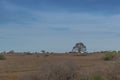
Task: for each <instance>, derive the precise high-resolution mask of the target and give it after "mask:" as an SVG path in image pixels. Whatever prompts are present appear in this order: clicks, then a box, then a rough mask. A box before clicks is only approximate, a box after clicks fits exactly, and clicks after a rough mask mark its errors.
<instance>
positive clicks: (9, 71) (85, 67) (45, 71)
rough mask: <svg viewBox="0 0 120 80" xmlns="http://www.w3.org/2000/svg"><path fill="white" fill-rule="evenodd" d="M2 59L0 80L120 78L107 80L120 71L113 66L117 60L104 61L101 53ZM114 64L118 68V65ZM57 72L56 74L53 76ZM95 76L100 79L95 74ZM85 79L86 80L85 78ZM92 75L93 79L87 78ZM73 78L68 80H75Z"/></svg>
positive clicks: (11, 56) (9, 55)
mask: <svg viewBox="0 0 120 80" xmlns="http://www.w3.org/2000/svg"><path fill="white" fill-rule="evenodd" d="M5 57H6V60H1V61H0V80H20V79H21V78H22V79H21V80H41V79H42V80H48V79H46V77H44V76H48V77H49V80H53V78H55V79H54V80H67V79H66V78H67V76H68V77H72V78H74V77H73V75H76V73H77V75H79V80H80V78H83V80H95V78H99V79H100V77H101V74H102V77H104V78H106V80H107V79H108V77H109V79H108V80H120V78H119V79H114V78H110V77H111V75H113V74H114V75H116V74H117V75H119V71H120V69H119V68H114V67H113V65H115V63H116V62H117V61H104V59H103V57H104V54H91V55H86V56H74V55H73V54H69V55H66V54H51V55H49V56H47V57H46V55H44V54H33V55H26V54H7V55H5ZM116 65H117V66H118V62H117V63H116ZM116 69H117V70H116ZM113 71H114V73H113V74H112V73H111V72H113ZM116 71H117V72H116ZM56 72H58V73H57V74H59V75H56ZM69 73H70V74H69ZM96 73H97V74H99V75H100V76H99V75H95V74H96ZM103 74H104V75H105V76H103ZM30 76H31V77H30ZM61 76H66V77H63V78H62V77H61ZM80 76H81V77H80ZM84 76H85V77H86V76H87V78H86V79H84ZM91 76H92V78H90V77H91ZM58 77H61V78H62V79H61V78H58ZM93 77H95V78H93ZM32 78H33V79H32ZM50 78H51V79H50ZM64 78H65V79H64ZM72 78H70V79H69V80H74V79H72ZM76 78H77V77H76ZM115 78H116V77H115ZM75 80H77V79H75Z"/></svg>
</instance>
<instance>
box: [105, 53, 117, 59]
mask: <svg viewBox="0 0 120 80" xmlns="http://www.w3.org/2000/svg"><path fill="white" fill-rule="evenodd" d="M117 57H118V54H117V53H105V57H104V60H113V59H116V58H117Z"/></svg>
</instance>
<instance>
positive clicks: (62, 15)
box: [0, 0, 120, 52]
mask: <svg viewBox="0 0 120 80" xmlns="http://www.w3.org/2000/svg"><path fill="white" fill-rule="evenodd" d="M77 42H83V43H84V44H85V45H86V46H87V49H88V51H100V50H120V0H0V51H9V50H15V51H41V50H46V51H50V52H68V51H71V50H72V47H73V46H74V44H75V43H77Z"/></svg>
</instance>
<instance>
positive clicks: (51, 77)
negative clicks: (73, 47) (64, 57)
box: [20, 64, 80, 80]
mask: <svg viewBox="0 0 120 80" xmlns="http://www.w3.org/2000/svg"><path fill="white" fill-rule="evenodd" d="M74 66H75V65H69V64H53V65H47V66H44V68H43V69H42V70H43V71H44V72H43V73H36V74H35V75H33V74H32V75H30V76H26V77H25V76H24V77H22V78H21V79H20V80H80V79H78V76H77V72H76V70H75V69H76V68H75V67H74ZM42 70H41V72H42Z"/></svg>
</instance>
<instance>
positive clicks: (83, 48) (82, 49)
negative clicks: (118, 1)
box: [72, 42, 87, 53]
mask: <svg viewBox="0 0 120 80" xmlns="http://www.w3.org/2000/svg"><path fill="white" fill-rule="evenodd" d="M86 50H87V49H86V46H85V45H84V44H83V43H82V42H79V43H76V44H75V46H74V47H73V49H72V52H78V53H85V52H86Z"/></svg>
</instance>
